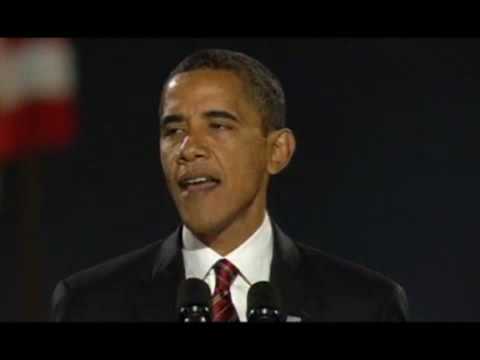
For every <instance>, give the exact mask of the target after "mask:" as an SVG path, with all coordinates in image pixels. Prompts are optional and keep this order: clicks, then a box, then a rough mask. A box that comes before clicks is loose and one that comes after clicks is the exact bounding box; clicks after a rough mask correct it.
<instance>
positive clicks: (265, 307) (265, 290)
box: [247, 281, 283, 322]
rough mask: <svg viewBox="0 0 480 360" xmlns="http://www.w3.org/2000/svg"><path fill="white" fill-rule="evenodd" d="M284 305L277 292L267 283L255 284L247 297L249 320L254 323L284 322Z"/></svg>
mask: <svg viewBox="0 0 480 360" xmlns="http://www.w3.org/2000/svg"><path fill="white" fill-rule="evenodd" d="M282 316H283V315H282V304H281V301H280V295H279V294H278V292H277V290H276V289H275V288H274V287H273V286H272V284H270V283H269V282H267V281H259V282H257V283H255V284H253V285H252V286H251V288H250V290H249V291H248V295H247V318H248V321H252V322H279V321H282Z"/></svg>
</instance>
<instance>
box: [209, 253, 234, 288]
mask: <svg viewBox="0 0 480 360" xmlns="http://www.w3.org/2000/svg"><path fill="white" fill-rule="evenodd" d="M213 268H214V270H215V276H216V280H217V284H218V287H219V288H220V289H224V290H228V289H230V286H231V285H232V283H233V281H234V280H235V278H236V277H237V275H238V269H237V268H236V266H235V265H233V264H232V263H231V262H230V261H228V260H227V259H221V260H218V261H217V262H216V263H215V265H214V267H213Z"/></svg>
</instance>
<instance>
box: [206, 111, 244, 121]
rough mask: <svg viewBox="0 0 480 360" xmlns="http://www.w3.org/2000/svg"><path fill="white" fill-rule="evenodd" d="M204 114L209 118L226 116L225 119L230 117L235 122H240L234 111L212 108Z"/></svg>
mask: <svg viewBox="0 0 480 360" xmlns="http://www.w3.org/2000/svg"><path fill="white" fill-rule="evenodd" d="M203 116H205V117H207V118H225V119H230V120H233V121H235V122H240V120H239V118H238V117H237V116H235V115H233V114H232V113H230V112H228V111H224V110H210V111H207V112H205V113H204V114H203Z"/></svg>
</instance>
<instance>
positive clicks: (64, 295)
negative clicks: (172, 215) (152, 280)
mask: <svg viewBox="0 0 480 360" xmlns="http://www.w3.org/2000/svg"><path fill="white" fill-rule="evenodd" d="M162 243H163V240H160V241H157V242H154V243H152V244H149V245H147V246H145V247H143V248H140V249H137V250H134V251H131V252H128V253H125V254H123V255H120V256H117V257H115V258H111V259H109V260H106V261H104V262H102V263H100V264H98V265H95V266H93V267H90V268H87V269H85V270H82V271H79V272H77V273H74V274H72V275H70V276H68V277H67V278H65V279H63V280H61V281H60V282H59V283H58V284H57V285H56V287H55V289H54V291H53V294H52V298H51V310H50V311H51V313H50V318H51V320H54V321H64V320H67V321H68V319H70V318H77V317H78V318H83V317H84V315H82V316H80V315H78V314H76V312H80V310H81V311H82V312H86V311H84V308H86V307H88V310H89V312H92V313H93V312H94V311H96V312H98V313H105V304H109V305H108V306H110V307H112V309H110V310H111V311H114V309H113V308H114V307H115V306H117V307H121V306H122V301H124V300H125V299H127V298H128V296H129V294H128V292H129V291H134V289H135V288H136V286H138V284H140V281H141V280H142V279H144V278H148V277H149V276H151V274H152V269H153V266H154V262H155V256H156V254H157V250H158V249H159V247H160V246H161V244H162ZM95 306H96V307H98V309H96V308H95V309H93V307H95ZM118 312H121V311H120V310H119V311H118ZM99 318H101V317H99Z"/></svg>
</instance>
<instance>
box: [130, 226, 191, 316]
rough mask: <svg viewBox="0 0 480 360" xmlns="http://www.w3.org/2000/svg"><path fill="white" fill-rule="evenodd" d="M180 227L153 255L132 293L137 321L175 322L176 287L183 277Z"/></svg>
mask: <svg viewBox="0 0 480 360" xmlns="http://www.w3.org/2000/svg"><path fill="white" fill-rule="evenodd" d="M180 249H181V247H180V231H179V228H178V229H177V230H176V231H175V232H174V233H173V234H171V235H170V236H169V237H167V238H166V239H165V240H164V241H163V242H162V243H161V245H160V247H159V249H158V251H157V252H156V254H155V258H154V261H153V270H152V267H149V271H148V272H147V273H145V274H144V277H143V279H142V281H141V282H140V286H139V288H138V290H137V292H136V294H134V298H135V300H134V303H135V313H136V317H137V318H138V321H168V322H175V321H177V319H176V313H177V311H176V298H177V289H178V284H179V283H180V281H181V280H183V279H184V278H185V270H184V265H183V259H182V253H181V250H180Z"/></svg>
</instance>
